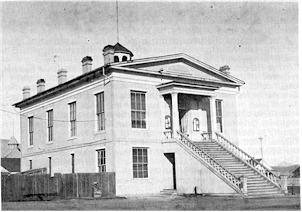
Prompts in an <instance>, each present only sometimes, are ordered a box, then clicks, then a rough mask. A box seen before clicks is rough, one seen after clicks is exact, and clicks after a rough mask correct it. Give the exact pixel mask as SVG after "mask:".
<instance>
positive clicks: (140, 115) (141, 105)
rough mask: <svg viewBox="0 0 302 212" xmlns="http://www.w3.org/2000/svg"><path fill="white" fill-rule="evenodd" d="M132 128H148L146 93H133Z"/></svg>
mask: <svg viewBox="0 0 302 212" xmlns="http://www.w3.org/2000/svg"><path fill="white" fill-rule="evenodd" d="M131 121H132V128H141V129H145V128H146V93H144V92H138V91H131Z"/></svg>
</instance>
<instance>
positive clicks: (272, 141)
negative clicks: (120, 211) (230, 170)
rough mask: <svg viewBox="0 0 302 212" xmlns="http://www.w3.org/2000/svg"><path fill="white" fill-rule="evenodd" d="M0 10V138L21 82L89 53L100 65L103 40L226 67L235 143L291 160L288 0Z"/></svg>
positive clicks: (10, 123) (294, 102)
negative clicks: (232, 92) (234, 87)
mask: <svg viewBox="0 0 302 212" xmlns="http://www.w3.org/2000/svg"><path fill="white" fill-rule="evenodd" d="M0 7H1V10H2V13H1V14H2V16H1V21H2V24H1V26H2V34H1V39H2V72H1V73H2V74H1V82H0V83H1V88H2V89H1V91H0V95H1V106H0V109H1V110H0V115H1V120H0V121H1V122H2V123H1V125H0V126H1V136H0V137H1V138H10V137H11V136H12V135H14V136H15V137H16V138H17V140H18V141H20V122H19V116H18V115H17V114H18V112H19V110H18V109H16V108H14V107H12V104H14V103H16V102H18V101H20V100H22V88H23V87H24V86H29V87H30V88H31V95H33V94H35V93H36V81H37V80H38V79H40V78H43V79H45V81H46V89H48V88H51V87H54V86H56V85H57V71H58V69H60V68H65V69H67V71H68V73H67V79H68V80H69V79H72V78H74V77H76V76H79V75H81V73H82V67H81V65H82V64H81V60H82V58H83V57H85V56H87V55H89V56H91V57H92V58H93V65H92V66H93V68H97V67H99V66H102V65H103V55H102V50H103V47H104V46H106V45H108V44H111V45H114V44H115V43H116V42H117V41H119V42H120V43H121V44H122V45H124V46H125V47H126V48H128V49H129V50H131V51H132V52H133V54H134V57H133V59H138V58H146V57H153V56H162V55H169V54H176V53H185V54H188V55H190V56H192V57H194V58H196V59H198V60H200V61H202V62H205V63H207V64H209V65H211V66H213V67H216V68H219V67H221V66H223V65H228V66H229V67H230V68H231V70H230V71H231V75H232V76H234V77H236V78H239V79H241V80H243V81H244V82H245V85H243V86H242V87H241V88H240V93H239V94H238V96H237V112H238V114H237V116H238V138H239V146H240V148H242V149H243V150H245V151H246V152H248V153H249V154H251V155H252V156H254V157H255V158H259V157H261V145H260V140H259V139H258V138H259V137H263V140H262V150H263V157H264V160H265V161H266V162H267V163H268V164H270V165H277V164H278V163H280V162H283V161H286V162H290V163H299V115H298V114H299V96H298V95H299V74H298V62H299V54H298V50H299V49H298V3H297V2H282V1H279V2H264V1H262V2H261V1H260V2H250V1H245V2H217V1H216V2H215V1H214V2H209V1H207V2H202V1H183V2H176V1H174V2H171V1H166V2H158V1H157V2H151V1H150V2H149V1H132V2H125V1H119V2H118V11H119V13H118V14H119V15H118V17H119V19H118V23H119V24H118V29H119V36H117V18H116V17H117V16H116V1H108V2H104V1H95V2H91V1H83V2H60V1H52V2H38V1H36V2H35V1H33V2H0Z"/></svg>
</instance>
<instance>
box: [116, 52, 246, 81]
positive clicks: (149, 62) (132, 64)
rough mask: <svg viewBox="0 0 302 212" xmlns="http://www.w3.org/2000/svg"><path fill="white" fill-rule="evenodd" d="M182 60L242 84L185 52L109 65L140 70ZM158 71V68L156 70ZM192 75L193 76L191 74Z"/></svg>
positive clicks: (163, 73)
mask: <svg viewBox="0 0 302 212" xmlns="http://www.w3.org/2000/svg"><path fill="white" fill-rule="evenodd" d="M176 61H178V62H180V61H181V62H184V63H186V64H189V65H191V66H195V67H201V68H203V69H204V70H206V71H207V72H209V73H210V74H213V75H216V76H219V77H220V78H223V79H225V80H226V81H229V82H231V83H233V84H237V85H238V86H241V85H244V84H245V83H244V81H242V80H240V79H237V78H235V77H233V76H231V75H229V74H226V73H223V72H221V71H219V70H218V69H216V68H214V67H212V66H210V65H208V64H206V63H204V62H201V61H199V60H197V59H195V58H193V57H191V56H189V55H187V54H184V53H180V54H172V55H165V56H158V57H149V58H142V59H136V60H131V61H125V62H116V63H111V66H112V67H114V68H118V67H123V68H130V69H131V68H132V69H137V70H142V69H143V68H146V67H150V66H154V65H156V64H158V63H161V64H163V63H173V62H176ZM158 71H159V70H158ZM161 74H162V75H167V74H168V73H165V72H161ZM193 77H194V76H193Z"/></svg>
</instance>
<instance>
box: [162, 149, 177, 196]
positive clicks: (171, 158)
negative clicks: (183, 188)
mask: <svg viewBox="0 0 302 212" xmlns="http://www.w3.org/2000/svg"><path fill="white" fill-rule="evenodd" d="M164 155H165V156H166V158H167V159H168V160H169V161H170V162H171V163H172V167H173V168H172V170H173V189H175V190H176V169H175V153H164Z"/></svg>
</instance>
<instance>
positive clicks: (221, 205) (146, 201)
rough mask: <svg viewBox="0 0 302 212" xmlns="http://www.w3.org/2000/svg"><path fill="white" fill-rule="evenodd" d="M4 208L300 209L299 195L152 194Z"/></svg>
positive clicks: (6, 207)
mask: <svg viewBox="0 0 302 212" xmlns="http://www.w3.org/2000/svg"><path fill="white" fill-rule="evenodd" d="M2 210H9V211H12V210H22V211H25V210H60V211H62V210H88V211H93V210H216V211H217V210H282V211H285V210H286V211H288V210H301V206H300V196H285V197H270V198H267V197H266V198H251V199H243V198H239V197H210V196H186V197H185V196H163V195H162V196H152V197H131V198H117V199H71V200H57V201H31V202H4V203H2Z"/></svg>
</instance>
